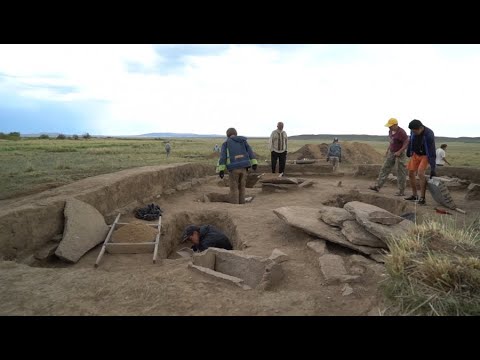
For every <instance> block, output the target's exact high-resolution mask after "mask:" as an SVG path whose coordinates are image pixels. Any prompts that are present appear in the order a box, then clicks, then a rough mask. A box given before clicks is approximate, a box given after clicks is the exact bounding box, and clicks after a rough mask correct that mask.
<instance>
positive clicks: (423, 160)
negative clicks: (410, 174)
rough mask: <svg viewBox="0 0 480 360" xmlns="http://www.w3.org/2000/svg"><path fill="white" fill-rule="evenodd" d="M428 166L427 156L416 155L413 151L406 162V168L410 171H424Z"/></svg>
mask: <svg viewBox="0 0 480 360" xmlns="http://www.w3.org/2000/svg"><path fill="white" fill-rule="evenodd" d="M427 167H428V156H427V155H417V154H416V153H413V156H412V157H411V158H410V161H409V162H408V165H407V169H408V170H410V171H425V170H426V169H427Z"/></svg>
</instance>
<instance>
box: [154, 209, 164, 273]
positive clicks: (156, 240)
mask: <svg viewBox="0 0 480 360" xmlns="http://www.w3.org/2000/svg"><path fill="white" fill-rule="evenodd" d="M157 226H158V227H157V229H158V233H157V237H156V239H155V249H153V263H154V264H156V263H157V255H158V244H159V243H160V230H161V227H162V215H160V217H159V218H158V225H157Z"/></svg>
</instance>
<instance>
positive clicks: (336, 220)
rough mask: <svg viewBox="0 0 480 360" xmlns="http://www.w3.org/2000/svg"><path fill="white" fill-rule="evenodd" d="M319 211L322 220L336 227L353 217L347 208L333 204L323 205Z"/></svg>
mask: <svg viewBox="0 0 480 360" xmlns="http://www.w3.org/2000/svg"><path fill="white" fill-rule="evenodd" d="M319 213H320V219H322V220H323V222H325V223H327V224H328V225H331V226H336V227H341V226H342V224H343V222H344V221H347V220H354V219H355V217H354V216H353V215H352V214H350V213H349V212H348V211H347V210H345V209H342V208H339V207H334V206H324V207H322V208H320V210H319Z"/></svg>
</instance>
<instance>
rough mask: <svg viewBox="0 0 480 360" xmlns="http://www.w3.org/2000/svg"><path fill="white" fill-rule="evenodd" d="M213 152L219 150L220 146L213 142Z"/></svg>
mask: <svg viewBox="0 0 480 360" xmlns="http://www.w3.org/2000/svg"><path fill="white" fill-rule="evenodd" d="M213 152H220V146H218V144H215V146H214V147H213Z"/></svg>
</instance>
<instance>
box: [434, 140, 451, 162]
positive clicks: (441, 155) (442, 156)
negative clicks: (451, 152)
mask: <svg viewBox="0 0 480 360" xmlns="http://www.w3.org/2000/svg"><path fill="white" fill-rule="evenodd" d="M445 150H447V144H442V145H440V148H438V149H437V153H436V155H437V159H436V161H435V165H437V166H444V165H445V164H448V165H451V164H450V163H449V162H448V161H447V157H446V156H447V154H446V153H445Z"/></svg>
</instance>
